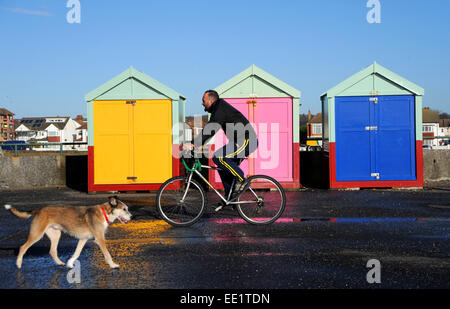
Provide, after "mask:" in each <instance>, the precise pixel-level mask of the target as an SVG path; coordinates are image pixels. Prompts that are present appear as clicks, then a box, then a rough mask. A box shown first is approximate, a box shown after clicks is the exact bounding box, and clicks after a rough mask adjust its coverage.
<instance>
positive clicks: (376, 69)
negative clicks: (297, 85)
mask: <svg viewBox="0 0 450 309" xmlns="http://www.w3.org/2000/svg"><path fill="white" fill-rule="evenodd" d="M370 75H380V76H382V77H383V78H385V79H387V80H389V81H390V82H392V83H394V84H395V85H397V86H398V87H400V88H403V89H406V90H407V91H409V92H411V93H413V94H415V95H419V96H423V95H424V93H425V91H424V89H423V88H422V87H420V86H417V85H416V84H414V83H412V82H410V81H408V80H407V79H405V78H403V77H401V76H399V75H397V74H395V73H394V72H392V71H390V70H388V69H386V68H385V67H383V66H381V65H380V64H378V63H376V62H374V63H373V64H371V65H369V66H368V67H367V68H365V69H363V70H362V71H360V72H358V73H356V74H354V75H352V76H351V77H349V78H347V79H346V80H344V81H343V82H341V83H339V84H338V85H336V86H334V87H333V88H331V89H330V90H328V91H327V92H325V93H323V94H322V95H321V97H323V96H327V97H334V96H337V95H339V94H340V93H342V92H343V91H345V90H346V89H348V88H350V87H352V86H354V85H356V84H357V83H359V82H360V81H362V80H363V79H365V78H366V77H368V76H370Z"/></svg>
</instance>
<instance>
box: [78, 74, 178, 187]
mask: <svg viewBox="0 0 450 309" xmlns="http://www.w3.org/2000/svg"><path fill="white" fill-rule="evenodd" d="M85 100H86V102H87V107H88V108H87V109H88V113H87V114H88V136H89V139H88V191H136V190H156V189H158V188H159V186H160V185H161V183H163V182H164V181H165V180H167V179H168V178H170V177H172V176H177V175H179V174H180V162H179V159H178V152H179V144H180V143H181V142H182V138H183V133H182V132H181V131H182V128H183V126H180V125H179V124H180V123H181V124H184V118H185V112H184V108H185V101H186V99H185V97H184V96H182V95H180V94H179V93H177V92H176V91H174V90H172V89H170V88H169V87H167V86H165V85H163V84H161V83H160V82H158V81H157V80H155V79H153V78H151V77H150V76H148V75H146V74H144V73H142V72H140V71H138V70H136V69H134V68H133V67H130V68H129V69H127V70H126V71H124V72H123V73H121V74H119V75H117V76H116V77H114V78H113V79H111V80H110V81H108V82H106V83H104V84H103V85H101V86H100V87H98V88H96V89H95V90H93V91H91V92H89V93H88V94H87V95H86V96H85Z"/></svg>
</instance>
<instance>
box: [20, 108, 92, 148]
mask: <svg viewBox="0 0 450 309" xmlns="http://www.w3.org/2000/svg"><path fill="white" fill-rule="evenodd" d="M80 127H82V125H80V123H78V122H77V121H75V120H73V119H72V118H70V117H60V116H57V117H29V118H22V119H21V120H20V124H19V125H18V126H17V128H16V139H17V140H21V141H25V142H27V143H32V142H36V143H73V142H77V140H79V136H80V135H81V134H83V133H81V134H80V130H79V128H80ZM81 132H82V130H81ZM84 136H86V138H87V134H86V133H84ZM70 148H71V146H64V149H65V150H69V149H70ZM54 149H59V146H51V147H50V146H49V148H47V147H46V148H36V149H35V150H54Z"/></svg>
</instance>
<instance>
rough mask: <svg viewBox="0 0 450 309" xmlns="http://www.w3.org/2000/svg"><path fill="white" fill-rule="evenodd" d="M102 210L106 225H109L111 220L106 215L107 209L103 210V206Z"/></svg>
mask: <svg viewBox="0 0 450 309" xmlns="http://www.w3.org/2000/svg"><path fill="white" fill-rule="evenodd" d="M100 208H101V209H102V212H103V216H104V217H105V220H106V223H109V219H108V216H107V215H106V211H105V208H103V206H100Z"/></svg>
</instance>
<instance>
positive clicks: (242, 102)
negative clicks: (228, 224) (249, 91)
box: [214, 99, 250, 187]
mask: <svg viewBox="0 0 450 309" xmlns="http://www.w3.org/2000/svg"><path fill="white" fill-rule="evenodd" d="M247 100H248V99H225V101H227V102H228V103H230V104H231V105H232V106H233V107H234V108H236V109H237V110H238V111H240V112H241V113H242V115H244V116H245V117H246V118H247V119H249V120H250V118H249V107H248V104H247ZM214 138H215V143H214V145H215V149H216V150H218V149H220V148H222V147H223V146H225V145H226V144H227V143H228V139H227V137H226V136H225V133H224V132H223V131H222V130H220V131H219V132H218V133H217V134H216V135H215V137H214ZM240 168H241V169H242V171H243V172H244V175H245V177H247V176H248V171H249V160H248V159H247V160H244V161H243V162H242V163H241V165H240ZM214 175H215V177H214V178H215V181H216V182H217V183H219V184H221V180H220V176H219V173H218V172H215V173H214ZM220 187H222V186H220Z"/></svg>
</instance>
